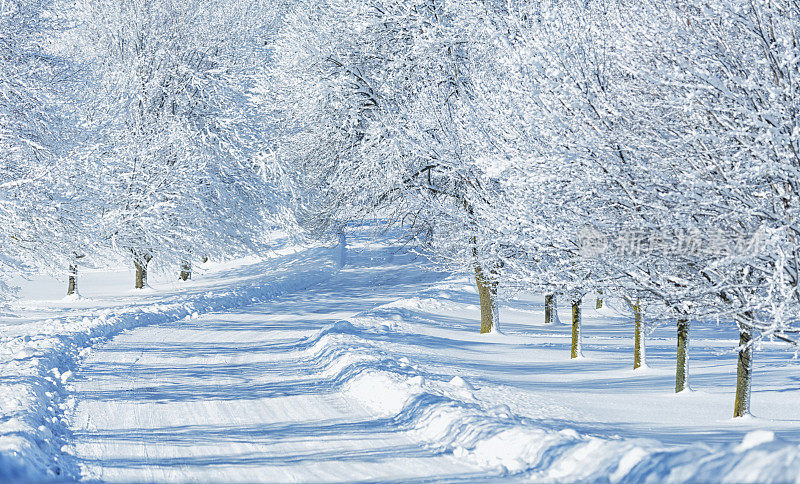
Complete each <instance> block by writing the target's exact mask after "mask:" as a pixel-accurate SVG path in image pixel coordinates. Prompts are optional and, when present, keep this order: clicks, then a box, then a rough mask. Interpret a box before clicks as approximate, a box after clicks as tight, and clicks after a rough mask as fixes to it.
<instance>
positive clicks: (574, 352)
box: [570, 299, 583, 358]
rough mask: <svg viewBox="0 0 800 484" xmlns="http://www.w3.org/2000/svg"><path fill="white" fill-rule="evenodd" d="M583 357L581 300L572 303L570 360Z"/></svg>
mask: <svg viewBox="0 0 800 484" xmlns="http://www.w3.org/2000/svg"><path fill="white" fill-rule="evenodd" d="M579 356H583V354H582V353H581V300H580V299H578V300H577V301H572V346H571V348H570V358H578V357H579Z"/></svg>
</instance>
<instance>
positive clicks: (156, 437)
mask: <svg viewBox="0 0 800 484" xmlns="http://www.w3.org/2000/svg"><path fill="white" fill-rule="evenodd" d="M373 255H374V254H373ZM362 261H363V262H364V263H365V264H364V265H363V266H362V267H349V268H348V269H346V270H343V271H342V272H340V273H339V274H338V275H336V276H334V278H333V279H331V280H329V281H328V282H326V283H324V284H321V285H318V286H315V287H313V288H310V289H307V290H305V291H301V292H297V293H294V294H287V295H284V296H282V297H280V298H278V300H276V301H275V302H273V303H268V304H260V305H257V306H252V307H247V308H244V309H241V310H237V311H231V312H225V313H221V314H210V315H205V316H201V317H199V318H197V319H191V320H182V321H178V322H175V323H172V324H167V325H161V326H148V327H143V328H139V329H136V330H133V331H129V332H126V333H123V334H121V335H119V336H117V337H116V338H114V339H113V340H112V341H110V342H109V343H108V344H106V345H104V346H103V347H101V348H99V349H97V350H95V351H94V352H93V354H92V355H91V356H90V357H89V358H87V360H86V361H85V362H84V364H83V365H82V366H81V368H80V371H79V372H78V374H77V376H76V381H75V387H76V399H77V407H76V413H75V415H74V418H73V424H72V432H73V437H74V445H75V453H76V458H77V460H78V463H79V465H80V467H81V471H82V474H83V477H84V478H86V479H89V480H102V481H125V482H131V481H134V482H145V481H159V482H163V481H213V482H223V481H224V482H235V481H243V482H253V481H269V482H275V481H280V482H287V481H302V482H309V481H311V482H320V481H340V480H347V481H352V480H373V481H383V482H385V481H393V480H398V481H407V480H409V479H422V480H425V481H430V480H440V479H442V480H457V479H460V478H467V479H470V478H472V479H474V478H476V477H478V476H479V475H480V470H479V469H478V468H476V467H474V466H473V465H470V464H468V463H466V462H463V461H460V460H458V459H457V458H455V457H454V456H453V455H443V454H439V453H436V452H435V451H433V450H429V449H426V448H424V447H422V446H420V445H418V443H417V442H414V441H413V440H412V439H411V437H410V436H409V434H408V433H406V432H405V431H404V430H403V429H402V428H400V427H399V426H398V425H397V424H396V423H395V422H394V421H393V420H392V419H387V418H382V417H378V416H376V415H374V414H371V413H370V411H369V410H367V409H366V408H364V407H363V406H361V405H359V404H358V403H357V402H355V401H352V400H349V399H348V398H347V396H346V395H344V394H343V393H341V392H340V391H339V390H338V389H337V387H336V385H335V384H334V382H332V381H327V380H325V379H324V378H320V376H319V373H318V369H317V372H315V370H314V368H313V364H312V363H311V362H310V360H309V356H308V353H307V352H304V351H303V350H304V349H306V348H307V347H308V344H307V342H306V340H307V338H308V337H309V336H313V335H315V334H317V333H318V331H319V329H320V328H322V327H324V326H325V325H326V324H330V323H332V322H334V321H336V320H339V319H341V318H345V317H348V316H350V315H353V314H356V313H357V312H360V311H363V310H366V309H369V308H371V307H373V306H375V305H377V304H382V303H386V302H389V301H392V300H395V299H397V298H399V297H407V296H410V295H413V294H414V293H415V292H417V291H418V290H419V289H420V287H421V286H420V285H421V284H423V283H424V281H423V282H420V281H419V280H418V279H419V278H420V272H419V271H416V270H414V271H413V272H414V275H415V276H416V278H417V281H413V280H408V278H407V277H406V276H405V274H406V273H407V272H408V269H409V267H408V266H383V267H381V268H375V267H370V264H369V258H368V257H367V255H363V256H362ZM375 391H380V389H379V388H376V389H375Z"/></svg>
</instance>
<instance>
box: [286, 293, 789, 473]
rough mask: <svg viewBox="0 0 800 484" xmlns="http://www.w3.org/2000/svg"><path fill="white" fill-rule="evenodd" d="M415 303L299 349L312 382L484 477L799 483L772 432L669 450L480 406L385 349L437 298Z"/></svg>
mask: <svg viewBox="0 0 800 484" xmlns="http://www.w3.org/2000/svg"><path fill="white" fill-rule="evenodd" d="M434 293H435V289H434V290H431V295H433V294H434ZM421 296H422V297H419V298H412V299H413V301H412V300H408V301H396V302H394V303H390V304H385V305H382V306H379V307H377V308H375V309H372V310H370V311H366V312H364V313H361V314H359V315H357V316H354V317H353V318H350V319H348V320H346V321H339V322H336V323H334V324H331V325H329V326H328V327H326V328H325V329H323V330H321V331H320V332H319V333H318V334H317V335H315V336H313V337H311V338H309V339H308V340H307V341H306V342H305V343H304V345H303V347H302V348H298V349H300V350H301V351H303V352H304V353H305V355H306V357H307V358H308V363H309V366H310V367H312V368H315V369H316V371H317V372H318V373H319V376H320V378H324V379H328V380H330V381H331V382H332V383H333V384H335V385H337V386H338V387H340V388H341V389H342V390H343V391H344V392H345V393H346V394H347V395H349V396H350V397H352V398H353V399H354V400H356V401H358V402H360V403H361V404H362V405H364V406H367V407H369V408H371V409H372V410H373V411H374V412H375V413H376V414H378V415H379V416H380V417H381V418H385V419H390V420H391V421H392V422H393V423H394V424H395V425H396V426H397V427H398V428H400V429H403V430H405V431H408V432H410V433H411V434H413V435H414V436H415V438H416V439H417V440H418V441H419V442H420V443H421V445H424V446H426V447H428V448H435V449H436V450H438V451H440V452H442V453H453V454H454V455H456V456H458V457H462V458H464V459H468V460H469V461H471V462H473V463H476V464H478V465H479V466H481V467H484V468H485V469H486V470H487V474H494V475H501V476H515V477H517V478H523V479H525V480H528V479H530V480H533V481H537V482H576V481H580V482H585V481H589V482H614V483H616V482H800V446H797V445H793V444H789V443H786V442H782V441H780V440H778V439H776V438H775V436H774V434H773V433H772V432H770V431H753V432H750V433H749V434H747V436H746V437H745V439H744V440H743V442H742V443H740V444H738V445H719V446H716V447H710V446H707V445H691V444H688V445H669V446H667V445H664V444H661V443H660V442H658V441H656V440H652V439H629V438H628V439H623V438H614V437H607V436H597V435H586V434H581V433H579V432H577V431H575V430H572V429H563V430H555V429H551V428H548V427H547V426H546V425H544V424H542V423H540V422H537V421H536V420H534V419H530V418H525V417H522V416H519V415H515V414H513V413H512V411H511V410H510V408H509V407H508V406H506V405H502V404H497V403H496V402H495V403H493V402H487V401H483V400H481V399H480V398H479V397H478V396H476V393H475V391H474V388H473V384H472V383H471V382H468V381H465V380H464V378H462V377H460V376H458V375H456V376H453V375H450V374H445V373H437V372H436V371H434V370H426V369H425V368H422V367H420V366H417V365H415V364H414V362H413V361H411V360H409V358H408V357H406V356H404V355H402V354H399V353H393V352H392V351H391V350H390V349H389V348H391V347H392V345H386V344H383V342H386V341H392V340H399V339H401V338H398V336H401V334H398V333H402V332H403V331H406V332H407V331H409V330H411V329H412V328H413V321H414V320H415V319H417V320H420V319H426V318H425V315H424V313H425V312H426V311H425V307H426V301H428V302H430V305H431V308H430V309H433V310H435V309H436V308H437V304H439V302H438V301H437V300H436V298H435V297H433V298H430V299H428V298H425V297H424V296H425V295H424V294H423V295H421ZM407 303H410V304H407ZM409 307H410V308H413V310H411V309H409ZM419 312H421V313H423V314H419ZM432 312H433V311H432ZM409 323H411V324H409ZM392 333H395V334H392Z"/></svg>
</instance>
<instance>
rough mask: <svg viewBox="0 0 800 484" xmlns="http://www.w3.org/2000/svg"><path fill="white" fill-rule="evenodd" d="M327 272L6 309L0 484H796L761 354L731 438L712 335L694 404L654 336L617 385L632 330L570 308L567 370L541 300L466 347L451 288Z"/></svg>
mask: <svg viewBox="0 0 800 484" xmlns="http://www.w3.org/2000/svg"><path fill="white" fill-rule="evenodd" d="M335 257H336V256H335V254H334V251H330V250H327V251H326V250H325V249H320V248H317V249H310V250H307V251H301V252H298V253H290V252H288V253H282V254H276V255H275V257H273V258H271V259H268V260H265V261H260V262H256V261H249V262H247V261H239V262H238V263H236V264H231V265H227V266H219V267H216V268H213V269H209V270H208V272H207V273H206V274H204V275H202V276H199V277H198V278H197V279H196V280H195V281H194V282H192V283H191V284H190V285H187V286H184V285H177V284H175V283H173V282H169V283H165V284H163V285H159V284H154V285H155V286H156V288H157V289H156V290H154V291H153V293H152V294H147V295H141V294H132V293H131V291H130V290H127V289H125V288H124V287H125V286H122V287H119V288H114V287H111V286H110V285H107V284H106V283H105V282H102V281H105V278H106V277H107V275H102V277H103V279H102V280H98V281H97V282H96V283H93V282H91V278H92V276H91V275H87V277H85V278H84V281H82V282H83V283H84V293H85V295H86V296H87V297H88V298H91V299H88V300H84V301H78V302H57V301H51V302H43V301H39V302H34V301H30V300H26V301H23V302H21V303H20V304H19V305H18V307H17V311H18V312H19V313H20V317H19V318H6V319H4V320H3V322H4V324H5V326H2V338H3V339H2V348H3V350H2V351H4V353H3V354H2V357H1V358H2V359H0V365H2V366H1V367H0V368H1V369H2V380H0V384H2V387H0V392H2V393H0V398H2V411H1V412H0V446H1V447H0V456H2V457H0V459H2V460H0V476H3V475H5V476H8V475H9V473H10V472H12V471H14V470H15V469H16V472H18V474H17V475H19V476H25V475H26V474H24V472H29V474H27V476H28V477H36V476H37V475H41V474H40V473H41V472H43V471H47V470H49V471H50V472H55V470H56V469H60V472H61V475H65V476H67V477H82V478H87V479H93V480H109V481H115V480H116V481H136V482H141V481H190V480H192V481H193V480H205V481H214V482H222V481H230V482H234V481H246V482H250V481H315V482H318V481H331V480H346V481H352V480H373V481H376V480H377V481H408V480H416V479H419V480H425V481H428V480H448V481H449V480H459V479H464V480H475V479H477V478H482V479H485V478H491V477H495V478H500V479H508V478H509V477H513V478H517V479H521V480H528V479H529V480H535V481H547V482H551V481H567V482H571V481H576V480H590V481H611V482H619V481H623V482H625V481H628V482H642V481H651V482H662V481H692V482H696V481H729V482H741V481H758V482H764V481H779V482H785V481H798V480H800V446H799V445H798V444H800V407H798V405H797V403H796V402H797V399H798V396H799V394H800V387H799V386H798V381H800V380H798V377H797V376H796V374H797V370H798V365H797V363H795V362H792V361H791V360H790V356H791V355H789V354H787V353H786V352H785V351H784V350H782V349H781V348H780V347H779V346H777V345H776V346H774V347H772V346H770V345H768V344H765V345H763V347H762V348H760V349H759V350H758V351H757V352H756V359H755V377H754V388H753V390H754V392H753V410H754V413H755V417H753V418H747V419H737V420H733V419H731V418H730V417H731V415H732V406H733V391H734V382H735V369H736V367H735V355H734V354H732V353H731V352H730V351H729V350H731V349H732V348H734V347H735V345H736V343H735V340H736V337H737V335H736V333H735V331H732V330H730V328H727V327H725V326H720V327H694V328H692V333H691V335H690V337H691V360H690V384H691V386H692V388H693V391H692V392H686V393H683V394H680V395H675V394H674V393H673V388H674V371H675V368H674V367H675V361H674V353H675V346H676V341H675V335H674V334H673V333H674V329H673V328H660V329H658V330H656V331H655V333H654V334H652V335H650V336H649V337H648V346H647V359H648V365H649V367H648V368H645V369H640V370H636V371H634V370H632V359H633V358H632V355H633V324H632V322H631V321H630V319H629V318H628V317H627V316H624V315H619V314H617V313H616V312H615V311H614V310H613V309H609V308H605V309H602V310H600V311H596V310H594V301H593V300H591V301H587V304H586V305H585V307H584V315H585V338H584V345H583V347H584V355H585V357H584V358H582V359H579V360H570V359H569V326H567V325H566V324H565V325H553V326H544V325H543V324H542V323H543V320H544V318H543V314H542V313H543V305H542V301H541V298H538V297H533V296H530V297H523V298H521V299H519V300H517V301H513V302H511V303H508V304H506V305H505V306H504V307H503V308H502V310H501V322H502V323H501V324H502V326H501V330H502V334H490V335H480V334H478V333H477V331H478V328H479V323H478V319H479V318H478V307H477V296H476V294H475V290H474V288H473V286H472V284H471V281H470V280H469V279H468V278H466V277H464V278H458V277H452V276H448V275H446V274H441V273H433V272H426V271H424V270H423V269H422V268H421V263H420V261H419V260H417V259H415V258H414V257H413V256H412V255H409V254H404V253H402V252H400V251H398V250H397V249H395V248H392V247H380V246H367V245H360V246H359V245H356V246H351V248H350V250H349V252H348V258H347V260H348V264H347V265H346V266H345V267H344V268H343V269H341V270H339V271H337V270H336V264H335V263H334V262H333V259H334V258H335ZM99 276H100V275H99V274H98V277H99ZM120 276H121V277H122V276H124V281H125V282H126V283H127V282H128V279H130V278H129V277H128V275H127V274H124V275H123V274H120ZM91 288H94V289H91ZM56 289H58V291H57V292H60V290H61V287H60V286H58V288H53V291H56ZM93 290H96V291H97V292H96V293H93V292H92V291H93ZM84 314H86V315H88V316H86V319H83V315H84ZM102 314H106V316H105V318H104V317H103V316H102ZM136 316H138V317H139V320H138V321H137V320H136V319H135V317H136ZM43 318H45V319H47V318H49V319H51V322H49V323H43V322H42V319H43ZM568 318H569V314H568V311H567V310H566V309H564V310H563V312H562V314H561V320H562V321H564V322H566V321H568ZM120 332H121V334H118V335H117V336H116V337H113V339H110V338H108V337H107V336H113V335H114V334H116V333H120ZM76 365H77V366H76ZM68 371H72V372H73V373H69V372H68ZM48 407H50V408H48ZM62 447H63V448H62ZM53 459H56V460H55V461H53ZM3 473H5V474H3ZM37 473H39V474H37Z"/></svg>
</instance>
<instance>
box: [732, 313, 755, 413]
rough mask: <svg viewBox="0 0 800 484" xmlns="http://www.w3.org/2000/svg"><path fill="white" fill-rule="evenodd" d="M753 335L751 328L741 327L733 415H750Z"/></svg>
mask: <svg viewBox="0 0 800 484" xmlns="http://www.w3.org/2000/svg"><path fill="white" fill-rule="evenodd" d="M750 339H751V335H750V330H749V329H744V328H740V329H739V346H740V349H739V363H738V365H737V369H736V400H735V401H734V404H733V416H734V418H735V417H744V416H745V415H750V380H751V378H752V374H753V347H752V346H749V345H748V343H750Z"/></svg>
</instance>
